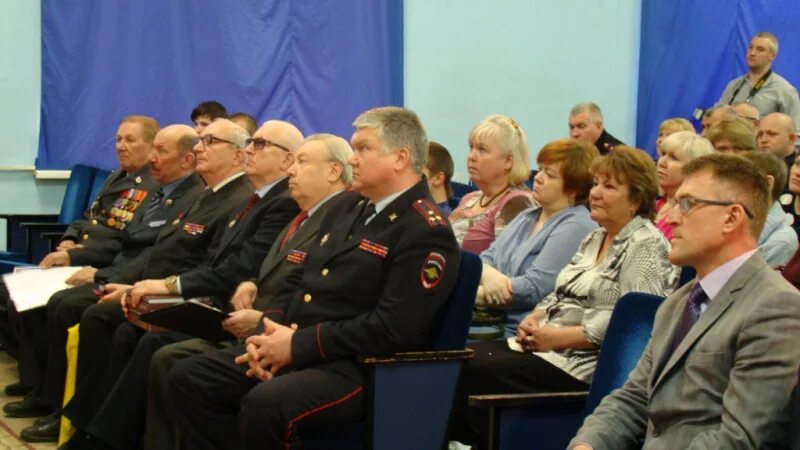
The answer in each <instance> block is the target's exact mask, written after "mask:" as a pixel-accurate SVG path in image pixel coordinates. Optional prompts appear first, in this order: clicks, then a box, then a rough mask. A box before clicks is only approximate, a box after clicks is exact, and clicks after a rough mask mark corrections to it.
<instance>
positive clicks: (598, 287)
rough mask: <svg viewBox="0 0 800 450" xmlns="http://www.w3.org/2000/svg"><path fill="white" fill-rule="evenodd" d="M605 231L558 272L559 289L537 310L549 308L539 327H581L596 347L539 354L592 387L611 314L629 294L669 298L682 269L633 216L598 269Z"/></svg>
mask: <svg viewBox="0 0 800 450" xmlns="http://www.w3.org/2000/svg"><path fill="white" fill-rule="evenodd" d="M605 236H606V231H605V229H604V228H598V229H597V230H595V231H593V232H592V233H591V234H589V236H587V237H586V239H584V240H583V242H582V243H581V245H580V247H579V248H578V252H577V253H576V254H575V256H574V257H573V258H572V261H570V263H569V264H567V266H566V267H565V268H564V270H562V271H561V273H559V274H558V278H557V279H556V290H555V291H554V292H553V293H551V294H550V295H548V296H547V297H545V298H544V299H543V300H542V301H541V302H539V305H538V306H537V309H544V310H546V312H547V314H546V315H545V317H544V318H543V319H542V323H541V325H553V326H565V327H567V326H580V327H582V328H583V332H584V335H585V336H586V338H587V339H588V340H589V342H591V343H592V344H594V345H595V348H592V349H568V350H557V351H549V352H536V354H537V355H538V356H540V357H542V358H544V359H546V360H547V361H549V362H550V363H552V364H553V365H555V366H557V367H560V368H561V369H562V370H564V371H566V372H567V373H569V374H570V375H572V376H573V377H575V378H577V379H579V380H583V381H585V382H587V383H590V382H591V380H592V375H594V369H595V365H596V364H597V353H598V349H599V347H600V343H601V342H602V341H603V337H604V336H605V334H606V328H607V327H608V321H609V319H610V318H611V311H612V310H613V309H614V305H615V304H616V302H617V300H618V299H619V298H620V297H621V296H622V295H624V294H626V293H628V292H644V293H648V294H654V295H660V296H667V295H668V294H669V293H670V292H672V290H673V289H674V288H675V287H676V285H677V282H678V276H679V274H680V269H679V268H678V267H676V266H673V265H672V264H670V262H669V260H668V259H667V253H668V252H669V242H668V241H667V240H666V238H665V237H664V235H663V234H661V232H660V231H659V230H658V229H656V227H655V226H654V225H653V223H652V222H650V221H649V220H647V219H645V218H643V217H639V216H637V217H634V218H633V220H631V221H630V222H629V223H628V224H627V225H625V227H624V228H623V229H622V230H621V231H620V232H619V234H618V235H617V237H616V238H615V239H614V242H613V243H612V244H611V248H609V249H608V254H607V255H606V257H605V259H604V260H603V261H602V262H601V263H600V264H597V265H595V263H596V261H597V253H598V252H599V250H600V247H601V245H602V244H603V240H604V239H605Z"/></svg>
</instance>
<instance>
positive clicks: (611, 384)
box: [584, 292, 664, 416]
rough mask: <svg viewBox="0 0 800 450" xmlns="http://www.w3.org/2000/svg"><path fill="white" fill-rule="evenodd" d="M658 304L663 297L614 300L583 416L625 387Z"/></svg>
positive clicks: (629, 295) (636, 294) (633, 294)
mask: <svg viewBox="0 0 800 450" xmlns="http://www.w3.org/2000/svg"><path fill="white" fill-rule="evenodd" d="M662 301H664V298H663V297H659V296H656V295H651V294H644V293H641V292H629V293H627V294H625V295H623V296H622V297H621V298H620V299H619V300H617V304H616V305H615V306H614V312H613V313H612V314H611V320H610V321H609V322H608V329H607V330H606V335H605V337H604V338H603V343H602V345H601V346H600V353H599V355H598V356H597V368H596V369H595V372H594V378H593V379H592V386H591V388H590V389H589V398H588V399H587V400H586V406H585V408H584V416H586V415H589V414H591V413H592V411H594V409H595V408H596V407H597V405H598V404H599V403H600V401H601V400H602V399H603V397H605V396H606V395H608V394H609V393H610V392H611V391H613V390H614V389H617V388H619V387H621V386H622V385H623V384H625V381H627V379H628V375H629V374H630V373H631V371H632V370H633V368H634V367H636V363H637V362H638V361H639V358H640V357H641V355H642V352H643V351H644V348H645V346H647V341H648V340H649V339H650V332H651V330H652V329H653V320H654V319H655V315H656V310H657V309H658V307H659V305H661V302H662Z"/></svg>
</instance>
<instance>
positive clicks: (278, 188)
mask: <svg viewBox="0 0 800 450" xmlns="http://www.w3.org/2000/svg"><path fill="white" fill-rule="evenodd" d="M288 187H289V179H288V178H284V179H282V180H280V181H278V182H277V183H276V184H275V186H272V188H270V190H269V191H267V193H266V194H265V195H264V197H263V198H261V199H259V200H258V201H257V202H256V204H255V205H253V208H252V209H250V212H248V213H247V215H246V216H244V217H242V218H241V219H239V220H237V221H236V222H235V223H233V226H230V224H231V223H232V222H228V226H226V227H225V233H224V234H223V235H222V240H221V241H220V245H219V251H220V252H221V251H222V249H224V248H225V247H227V246H228V244H230V243H231V241H233V239H234V238H235V237H236V236H238V235H239V233H240V232H241V230H243V229H244V228H245V227H244V223H245V222H247V221H249V220H254V217H259V214H258V212H259V211H260V210H261V209H264V208H269V207H270V205H271V204H272V202H274V201H275V199H276V198H277V197H278V196H279V195H280V194H282V193H283V192H284V191H286V189H287V188H288ZM243 212H244V209H240V210H239V211H237V213H236V216H234V217H237V216H238V215H239V214H241V213H243ZM231 220H235V219H231Z"/></svg>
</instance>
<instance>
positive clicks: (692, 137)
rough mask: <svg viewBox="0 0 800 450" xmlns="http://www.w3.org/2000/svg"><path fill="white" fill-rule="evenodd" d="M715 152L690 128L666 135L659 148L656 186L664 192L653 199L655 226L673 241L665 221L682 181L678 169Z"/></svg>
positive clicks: (674, 203)
mask: <svg viewBox="0 0 800 450" xmlns="http://www.w3.org/2000/svg"><path fill="white" fill-rule="evenodd" d="M711 153H714V146H713V145H711V142H709V141H708V139H706V138H704V137H702V136H699V135H697V134H695V133H694V132H693V131H680V132H678V133H674V134H671V135H669V136H667V138H666V139H664V140H663V141H662V142H661V145H660V146H659V149H658V166H657V173H658V187H659V189H661V192H663V193H664V195H663V196H662V197H661V198H659V199H658V200H656V219H655V222H656V228H658V229H659V231H661V233H662V234H664V237H666V238H667V239H670V240H672V226H670V224H669V223H668V222H667V217H668V216H669V212H670V211H672V209H673V208H674V207H675V205H676V202H675V191H677V190H678V188H679V187H680V186H681V183H683V178H684V177H683V173H682V172H681V169H682V168H683V165H684V164H686V163H687V162H689V161H691V160H693V159H695V158H697V157H699V156H703V155H708V154H711Z"/></svg>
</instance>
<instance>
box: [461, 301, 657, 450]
mask: <svg viewBox="0 0 800 450" xmlns="http://www.w3.org/2000/svg"><path fill="white" fill-rule="evenodd" d="M663 300H664V299H663V298H662V297H658V296H655V295H650V294H643V293H638V292H631V293H628V294H626V295H624V296H622V297H621V298H620V299H619V300H618V301H617V304H616V305H615V307H614V312H613V313H612V315H611V320H610V321H609V324H608V330H607V331H606V335H605V338H604V339H603V343H602V345H601V347H600V353H599V355H598V358H597V368H596V370H595V373H594V378H593V380H592V385H591V387H590V388H589V392H562V393H547V394H511V395H478V396H471V397H470V405H471V406H473V407H486V408H489V412H490V414H489V416H490V418H489V421H490V422H489V430H490V441H489V447H488V450H498V449H502V450H517V449H520V450H521V449H526V450H527V449H531V448H536V449H543V450H549V449H559V450H563V449H565V448H567V444H569V441H570V439H572V437H573V436H575V433H576V432H577V431H578V428H579V427H580V424H581V423H582V422H583V419H584V418H585V417H586V416H588V415H589V414H591V413H592V411H594V409H595V408H596V407H597V405H598V404H599V403H600V400H602V399H603V397H605V396H606V395H607V394H609V393H610V392H611V391H612V390H614V389H616V388H619V387H621V386H622V385H623V384H624V383H625V381H626V380H627V379H628V375H629V374H630V372H631V371H632V370H633V368H634V367H635V366H636V363H637V362H638V361H639V357H640V356H641V354H642V352H643V351H644V348H645V346H646V345H647V341H648V340H649V339H650V331H651V330H652V328H653V320H654V319H655V313H656V310H657V309H658V307H659V305H661V302H662V301H663ZM532 442H535V443H536V445H535V446H532V445H531V443H532Z"/></svg>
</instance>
